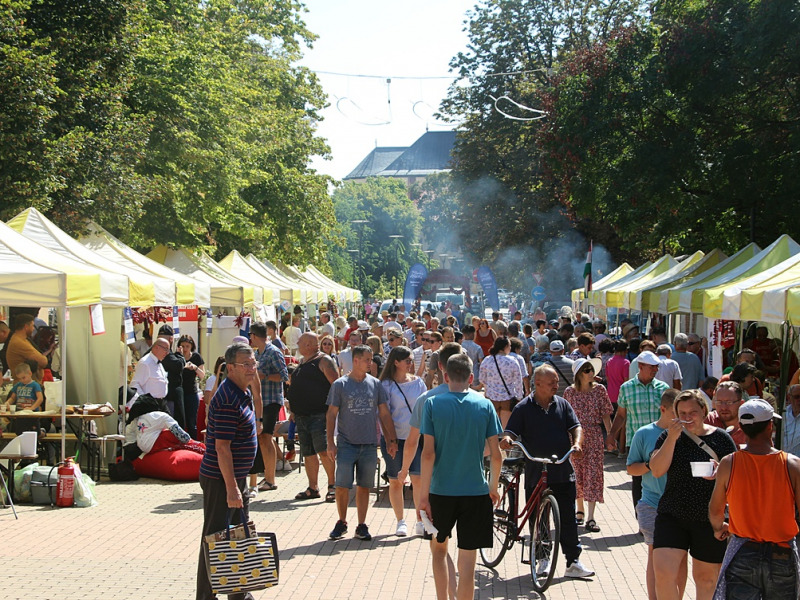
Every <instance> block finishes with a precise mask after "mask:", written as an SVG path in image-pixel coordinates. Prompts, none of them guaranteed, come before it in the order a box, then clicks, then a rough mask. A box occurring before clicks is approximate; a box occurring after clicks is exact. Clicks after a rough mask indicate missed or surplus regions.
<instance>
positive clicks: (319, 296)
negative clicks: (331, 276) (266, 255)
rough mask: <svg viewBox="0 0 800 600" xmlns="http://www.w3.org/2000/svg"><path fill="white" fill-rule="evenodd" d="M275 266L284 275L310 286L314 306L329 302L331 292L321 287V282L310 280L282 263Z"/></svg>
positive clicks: (277, 262)
mask: <svg viewBox="0 0 800 600" xmlns="http://www.w3.org/2000/svg"><path fill="white" fill-rule="evenodd" d="M275 266H276V267H277V268H278V269H280V270H281V271H283V272H284V273H286V275H287V276H288V277H295V278H297V279H298V280H300V281H302V282H304V283H305V284H306V285H307V286H308V289H309V290H310V291H311V296H312V298H313V300H311V302H312V303H313V304H321V303H323V302H327V301H328V293H329V290H328V289H326V288H325V287H324V286H322V285H320V284H319V282H317V281H314V280H313V279H308V278H307V277H305V276H304V275H303V274H302V273H301V272H300V271H299V270H298V269H296V268H295V267H290V266H289V265H286V264H284V263H282V262H281V261H276V262H275Z"/></svg>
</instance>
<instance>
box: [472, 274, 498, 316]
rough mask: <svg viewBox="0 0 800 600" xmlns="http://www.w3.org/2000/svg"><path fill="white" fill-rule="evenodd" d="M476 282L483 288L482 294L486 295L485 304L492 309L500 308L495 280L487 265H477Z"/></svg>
mask: <svg viewBox="0 0 800 600" xmlns="http://www.w3.org/2000/svg"><path fill="white" fill-rule="evenodd" d="M477 276H478V283H480V284H481V287H482V288H483V295H484V296H485V297H486V304H487V305H488V306H489V307H490V308H491V309H492V310H500V300H499V299H498V298H497V281H495V278H494V274H493V273H492V270H491V269H490V268H489V267H487V266H483V267H478V273H477Z"/></svg>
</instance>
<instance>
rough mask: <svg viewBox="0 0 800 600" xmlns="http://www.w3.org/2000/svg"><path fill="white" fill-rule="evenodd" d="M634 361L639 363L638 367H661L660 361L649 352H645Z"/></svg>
mask: <svg viewBox="0 0 800 600" xmlns="http://www.w3.org/2000/svg"><path fill="white" fill-rule="evenodd" d="M636 360H637V361H638V362H639V364H640V365H651V366H653V367H660V366H661V359H660V358H658V357H657V356H656V355H655V354H653V353H652V352H650V350H645V351H644V352H642V353H641V354H639V356H637V357H636Z"/></svg>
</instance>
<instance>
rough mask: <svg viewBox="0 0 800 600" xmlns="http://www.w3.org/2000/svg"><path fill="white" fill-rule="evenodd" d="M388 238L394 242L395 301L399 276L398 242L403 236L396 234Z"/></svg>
mask: <svg viewBox="0 0 800 600" xmlns="http://www.w3.org/2000/svg"><path fill="white" fill-rule="evenodd" d="M389 237H390V238H392V239H393V240H394V297H395V299H397V279H398V277H399V275H400V255H399V254H398V252H399V248H400V242H399V241H398V240H400V239H402V238H403V236H402V235H400V234H397V233H396V234H394V235H390V236H389Z"/></svg>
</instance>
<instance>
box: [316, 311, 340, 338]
mask: <svg viewBox="0 0 800 600" xmlns="http://www.w3.org/2000/svg"><path fill="white" fill-rule="evenodd" d="M319 322H320V323H321V325H320V326H319V327H318V328H317V334H319V335H320V336H323V335H329V336H331V337H335V336H336V328H335V327H334V326H333V323H331V313H329V312H324V313H322V314H320V316H319Z"/></svg>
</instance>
